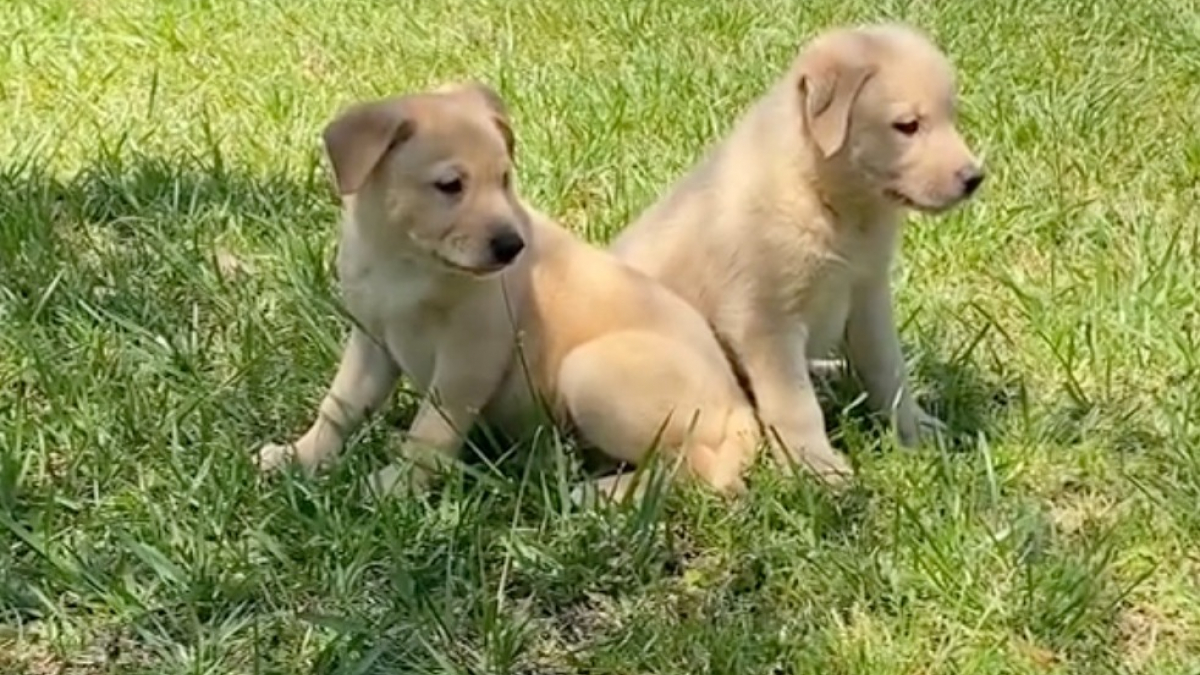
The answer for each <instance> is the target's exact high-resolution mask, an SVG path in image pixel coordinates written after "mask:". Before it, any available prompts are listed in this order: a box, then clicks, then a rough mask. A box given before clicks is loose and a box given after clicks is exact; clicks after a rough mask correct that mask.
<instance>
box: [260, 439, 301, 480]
mask: <svg viewBox="0 0 1200 675" xmlns="http://www.w3.org/2000/svg"><path fill="white" fill-rule="evenodd" d="M295 457H296V448H295V446H293V445H291V444H284V443H268V444H266V445H264V446H263V447H262V449H261V450H259V451H258V456H257V457H256V458H255V459H256V464H257V465H258V470H259V471H261V472H262V473H270V472H272V471H276V470H278V469H280V468H282V467H283V466H284V465H286V464H289V463H291V462H292V460H293V459H295Z"/></svg>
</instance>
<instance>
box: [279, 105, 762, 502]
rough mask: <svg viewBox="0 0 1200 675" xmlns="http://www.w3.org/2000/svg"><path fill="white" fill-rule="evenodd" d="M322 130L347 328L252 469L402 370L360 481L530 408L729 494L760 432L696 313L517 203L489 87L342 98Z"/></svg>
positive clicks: (366, 407)
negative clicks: (327, 364)
mask: <svg viewBox="0 0 1200 675" xmlns="http://www.w3.org/2000/svg"><path fill="white" fill-rule="evenodd" d="M324 141H325V146H326V149H327V153H328V156H329V159H330V162H331V164H332V167H333V172H334V175H335V179H336V183H337V187H338V190H339V192H340V193H341V194H342V195H343V196H344V205H345V213H344V219H343V224H342V233H341V242H340V247H339V252H338V261H337V264H338V274H339V280H340V283H341V289H342V293H343V296H344V301H345V305H346V307H347V309H348V310H349V313H350V314H351V315H352V317H353V318H354V319H355V321H356V325H355V326H354V327H353V328H352V329H351V331H350V336H349V339H348V341H347V342H346V345H345V351H344V353H343V355H342V361H341V365H340V366H339V367H338V370H337V374H336V375H335V376H334V378H333V383H332V385H331V387H330V389H329V393H328V394H327V395H326V396H325V398H324V400H323V401H322V402H321V405H320V409H319V411H318V413H317V417H316V420H315V421H314V422H313V424H312V426H311V427H310V428H309V429H308V431H307V432H306V433H305V434H304V435H303V436H301V437H300V438H299V440H297V441H295V443H292V444H285V445H278V444H271V445H267V446H266V447H264V448H263V449H262V450H261V452H260V454H259V463H260V466H261V467H262V468H263V469H264V470H269V469H273V468H275V467H278V466H280V465H281V464H282V463H284V462H285V461H288V460H290V459H295V460H296V461H298V462H299V463H300V464H302V465H304V466H305V467H310V468H311V467H315V466H317V465H318V464H320V463H322V462H323V461H325V460H327V459H329V458H331V457H332V456H333V455H334V454H335V453H337V451H338V450H339V449H340V448H341V447H342V445H343V442H344V440H345V439H346V437H347V435H348V434H350V433H351V432H352V431H353V430H354V429H355V428H356V427H358V426H359V425H360V424H361V423H362V421H363V420H364V418H365V417H366V416H367V415H368V414H369V413H371V412H372V411H374V410H377V409H378V408H379V407H380V406H382V405H383V404H384V403H385V402H386V400H387V399H388V397H389V395H390V393H391V392H392V390H393V388H394V387H395V385H396V383H397V381H398V379H399V378H400V376H401V374H402V373H403V374H404V375H407V377H408V378H409V379H410V380H411V381H412V384H413V385H414V386H415V387H416V388H417V389H418V390H419V391H421V392H422V393H423V394H424V399H423V401H422V402H421V404H420V407H419V409H418V410H417V413H416V418H415V419H414V420H413V421H412V424H411V426H410V428H409V429H408V432H407V434H406V435H405V438H404V441H403V443H402V444H401V448H402V452H401V454H402V455H403V457H402V458H400V459H401V461H399V462H397V463H396V464H395V465H393V466H390V467H388V468H387V469H385V470H383V471H382V472H381V473H380V474H378V475H376V476H375V478H374V483H375V487H376V488H377V489H380V490H385V491H386V490H391V489H393V488H395V487H401V488H407V487H410V485H409V484H407V483H406V484H398V481H399V480H400V479H401V478H402V477H406V478H409V479H411V481H412V483H411V487H416V488H421V487H423V486H424V485H425V483H426V481H427V479H428V477H429V475H430V473H431V472H432V471H434V470H435V469H437V468H438V467H439V466H440V465H442V464H443V463H445V462H446V461H448V460H450V459H452V458H454V457H455V456H456V455H457V454H458V452H459V450H460V447H461V446H462V444H463V442H464V436H465V434H466V433H467V432H468V431H469V430H470V429H471V428H472V426H473V425H475V424H476V422H477V421H480V420H481V419H483V420H486V421H487V422H489V423H490V424H492V425H494V426H495V427H496V428H498V429H499V430H501V431H503V432H506V433H509V434H516V435H519V434H522V433H526V432H529V431H531V430H532V428H533V427H534V426H536V422H537V420H538V419H539V417H540V410H539V405H540V403H542V402H544V403H545V404H546V405H547V406H548V410H547V411H545V412H549V413H550V416H551V418H552V419H553V420H555V421H556V422H558V423H560V424H562V425H563V426H570V427H573V428H574V429H575V430H576V431H577V432H578V433H579V434H580V435H581V436H582V438H583V440H584V441H585V442H586V443H587V444H589V445H592V446H594V447H595V448H598V449H599V450H601V451H603V452H604V453H605V454H607V455H608V456H609V457H611V458H613V459H615V460H619V461H622V462H628V463H632V464H635V465H636V464H638V463H639V462H641V461H642V460H643V459H644V458H645V456H646V453H647V451H649V450H650V449H651V448H652V447H654V446H656V445H657V446H658V447H660V448H661V449H662V450H663V451H664V453H666V454H668V455H671V456H674V457H675V458H676V459H677V466H678V467H680V468H681V469H682V470H683V472H684V473H685V474H687V475H690V476H692V477H694V478H696V479H699V480H700V481H702V482H704V483H706V484H707V485H709V486H711V487H713V488H715V489H717V490H720V491H736V490H739V489H741V486H742V473H743V471H744V469H745V468H746V467H747V465H748V464H749V463H750V462H751V461H752V460H753V459H754V455H755V451H756V449H757V447H758V444H759V442H760V441H761V436H760V431H759V426H758V422H757V419H756V416H755V414H754V409H753V407H752V405H751V404H750V402H749V401H748V399H747V398H746V396H745V394H744V393H743V391H742V389H741V388H740V387H739V385H738V382H737V380H736V378H735V376H734V373H733V370H732V369H731V367H730V365H729V363H728V362H727V361H726V359H725V357H724V355H723V352H722V350H721V347H720V345H719V343H718V342H717V340H716V338H715V337H714V336H713V334H712V332H711V330H710V328H709V326H708V324H707V323H706V322H705V321H704V319H703V318H702V317H701V316H700V315H699V313H698V312H696V311H695V309H693V308H692V307H691V306H690V305H688V304H687V303H686V302H684V301H683V300H682V299H680V298H679V297H677V296H676V295H674V294H672V293H671V292H670V291H668V290H666V289H665V288H663V287H662V286H661V285H659V284H657V283H656V282H654V281H652V280H650V279H649V278H648V277H646V276H645V275H643V274H642V273H640V272H636V271H634V270H632V269H630V268H628V267H626V266H625V265H622V264H620V263H619V262H618V261H617V260H616V259H615V258H613V257H612V256H611V255H610V254H609V253H608V252H606V251H603V250H601V249H598V248H595V247H593V246H590V245H588V244H586V243H584V242H583V241H581V240H579V239H577V238H576V237H574V236H572V235H571V234H569V233H568V232H567V231H566V230H564V229H562V228H561V227H559V226H558V225H556V224H555V223H554V222H552V221H551V220H549V219H548V218H546V217H545V216H543V215H541V214H539V213H537V212H536V211H534V210H532V209H530V208H528V207H527V206H526V205H524V204H523V203H522V201H521V200H520V199H519V198H518V196H517V194H516V193H515V191H514V189H513V185H512V170H513V149H514V138H513V134H512V131H511V130H510V127H509V123H508V120H507V117H506V114H505V111H504V106H503V103H502V102H501V101H500V99H499V97H498V96H497V95H496V94H495V92H493V91H492V90H491V89H490V88H488V87H486V86H483V85H458V86H453V87H448V88H444V89H442V90H438V91H436V92H430V93H420V94H414V95H409V96H403V97H397V98H390V99H386V100H380V101H373V102H369V103H362V104H358V105H356V106H353V107H351V108H349V109H348V110H346V111H345V112H344V113H343V114H342V115H341V116H339V117H338V118H337V119H336V120H334V121H333V122H332V123H331V124H330V125H329V126H328V127H327V128H326V129H325V132H324ZM623 485H628V483H625V484H618V482H617V481H615V480H613V481H609V482H607V483H605V487H606V488H612V489H614V491H615V492H616V493H620V492H621V491H622V489H623ZM617 496H619V494H618V495H617Z"/></svg>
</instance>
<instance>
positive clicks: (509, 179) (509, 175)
mask: <svg viewBox="0 0 1200 675" xmlns="http://www.w3.org/2000/svg"><path fill="white" fill-rule="evenodd" d="M500 180H501V181H502V182H503V183H504V187H505V188H507V187H508V186H509V185H510V184H511V183H512V172H511V171H505V172H504V176H502V177H501V178H500Z"/></svg>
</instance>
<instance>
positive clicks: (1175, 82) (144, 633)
mask: <svg viewBox="0 0 1200 675" xmlns="http://www.w3.org/2000/svg"><path fill="white" fill-rule="evenodd" d="M878 18H902V19H906V20H909V21H912V22H915V23H917V24H919V25H921V26H922V27H924V28H925V29H927V30H928V31H929V32H930V33H932V34H933V35H934V36H935V37H936V39H937V40H938V41H939V42H940V43H941V44H942V45H943V46H944V48H945V49H946V50H947V51H948V52H949V53H950V54H951V55H952V57H953V59H954V61H955V62H956V63H957V64H958V66H959V67H960V70H961V84H962V91H963V108H964V110H963V124H964V128H965V133H966V135H967V136H968V138H969V139H970V140H971V142H972V144H973V145H974V146H975V147H977V148H978V149H979V150H980V151H981V152H982V153H983V154H984V156H985V157H986V158H987V161H988V164H989V167H990V169H991V178H990V179H989V182H988V183H987V185H986V186H985V188H984V190H983V191H982V193H981V195H980V197H979V199H978V200H977V201H976V202H975V203H974V204H972V205H971V206H969V207H967V208H965V209H963V210H961V211H958V212H956V213H955V214H953V215H950V216H949V217H945V218H941V219H927V218H915V219H914V220H913V222H912V223H911V227H910V228H909V229H908V230H907V234H906V242H905V254H904V261H903V264H902V266H901V267H900V268H899V269H898V270H897V288H898V298H899V300H898V301H899V304H900V313H901V315H902V316H903V318H904V321H905V328H904V339H905V342H906V344H907V346H908V349H909V353H910V354H911V356H912V359H913V362H914V369H915V372H916V380H917V383H918V385H919V386H920V388H921V389H922V392H923V395H924V396H925V397H926V398H927V400H928V402H929V405H930V406H931V407H932V408H933V409H934V410H936V411H937V412H939V413H940V414H941V415H942V417H944V418H945V419H946V420H947V421H948V422H949V424H950V425H951V427H952V429H953V431H954V441H953V443H951V444H949V446H948V447H944V448H934V447H928V448H924V449H922V450H919V451H913V452H905V451H900V450H897V449H895V448H893V447H891V444H890V443H889V442H888V441H886V440H884V439H886V436H883V435H881V434H879V433H878V430H877V429H875V428H874V427H872V426H871V425H869V424H866V423H864V419H863V415H862V414H861V412H859V410H858V406H857V405H856V403H855V399H854V397H853V396H852V395H841V394H837V395H833V396H831V397H830V399H829V406H830V417H831V420H832V422H833V428H834V430H835V431H834V433H835V435H836V437H837V442H838V443H839V444H840V445H841V446H842V447H845V448H846V449H847V450H848V451H849V452H850V453H851V454H852V455H853V458H854V460H855V463H856V464H857V465H858V466H859V467H860V468H861V479H860V481H859V486H858V487H857V488H856V489H854V490H852V491H851V492H850V493H848V494H846V495H843V496H839V497H831V496H829V495H826V494H825V493H824V492H823V491H822V490H821V489H819V488H817V487H815V486H813V485H811V484H809V483H808V482H806V481H793V480H788V479H785V478H783V477H781V476H777V475H775V474H773V473H772V471H771V470H770V468H769V467H767V466H763V467H760V468H758V469H756V471H755V473H754V475H753V476H752V480H753V486H754V489H753V491H752V493H751V494H750V495H748V496H747V497H746V498H745V499H743V500H741V501H740V502H737V503H735V504H732V505H730V506H726V505H723V504H722V503H721V502H720V501H719V500H717V499H716V498H713V497H711V496H709V495H706V494H704V493H702V492H698V491H682V492H678V493H672V494H671V495H670V496H669V498H668V499H667V500H666V501H665V503H657V502H652V503H650V504H648V505H647V506H645V507H644V508H642V509H640V510H627V511H619V510H618V511H609V510H579V509H576V508H573V507H572V506H571V505H570V503H569V502H568V501H567V500H565V499H564V498H563V492H564V489H565V487H567V486H568V484H567V481H568V480H569V479H570V478H571V476H572V475H573V474H571V473H570V472H569V471H567V470H566V469H564V468H563V467H567V469H569V468H570V466H572V463H571V462H569V461H563V460H564V458H565V459H570V456H569V453H568V452H566V451H564V450H563V449H561V448H559V447H557V446H556V445H555V444H554V443H545V444H541V445H540V446H539V447H537V448H534V449H533V450H532V451H530V452H519V453H513V454H512V456H511V457H508V458H507V459H506V460H505V461H502V462H501V463H500V465H499V468H498V469H497V475H498V476H500V477H501V478H502V480H501V481H499V482H497V484H496V485H494V486H490V487H485V486H480V485H476V486H475V487H471V485H473V483H471V482H469V481H467V482H452V483H451V485H450V486H449V487H448V488H447V490H446V491H445V492H444V493H443V494H441V495H440V496H438V497H437V498H435V499H432V500H429V501H427V502H397V503H387V504H384V505H381V506H379V507H375V506H372V505H371V504H370V503H369V502H368V501H366V500H365V499H364V498H363V494H362V490H361V480H362V478H363V477H364V476H365V475H367V473H368V472H369V471H370V470H371V469H372V468H374V467H376V466H378V465H379V463H380V462H382V461H383V459H384V455H385V453H386V443H387V428H388V426H389V424H395V423H396V422H398V421H399V422H402V421H403V420H405V419H407V415H408V414H409V413H410V408H411V406H410V404H411V397H406V396H400V397H398V399H397V405H396V408H395V410H394V411H393V413H392V414H391V415H390V419H388V420H380V421H378V422H376V423H375V424H373V425H371V427H370V428H369V429H367V430H364V431H363V432H362V433H361V434H360V435H359V436H357V437H356V438H355V440H354V442H353V443H352V448H351V450H350V451H348V452H347V453H346V455H345V459H344V461H343V462H341V463H340V464H339V465H338V466H336V467H335V468H334V469H332V470H331V471H330V472H328V473H327V474H325V475H322V476H320V477H318V478H316V479H314V480H311V481H308V480H303V479H301V478H299V477H287V476H285V477H283V478H282V479H281V480H277V481H269V482H264V481H260V480H258V479H257V477H256V476H255V473H254V471H253V470H252V468H251V465H250V462H249V456H250V451H251V450H252V449H253V448H254V447H256V446H257V445H259V444H260V443H262V442H264V441H267V440H272V439H275V440H278V439H282V438H284V437H285V436H289V435H291V434H295V433H297V432H299V431H300V430H302V429H303V427H304V425H305V424H306V423H307V422H308V421H309V419H310V416H311V415H312V413H313V410H314V407H315V405H316V403H317V401H318V399H319V396H320V395H321V393H322V391H323V389H324V387H325V386H326V384H327V382H328V380H329V378H330V377H331V375H332V373H333V369H334V365H335V361H336V358H337V354H338V346H339V343H340V340H341V336H342V334H343V331H344V329H345V323H344V321H343V320H342V319H341V318H339V314H338V309H337V308H338V304H337V295H336V292H335V291H334V286H333V278H332V275H331V271H330V260H331V252H332V249H333V242H334V233H335V225H334V223H335V218H336V204H335V201H334V199H333V195H332V193H331V190H330V188H329V186H328V182H327V179H326V176H325V173H324V169H323V168H322V164H321V163H320V160H319V154H318V151H317V145H316V139H317V134H318V132H319V129H320V127H321V126H322V125H323V124H324V123H325V122H326V121H327V120H328V119H329V118H330V116H331V115H332V114H333V113H334V112H335V111H336V110H337V109H339V108H340V107H341V106H342V105H344V104H346V103H348V102H349V101H351V100H354V99H356V98H361V97H370V96H376V95H382V94H388V93H393V92H400V91H406V90H412V89H418V88H424V87H427V86H430V85H433V84H437V83H440V82H442V81H445V80H449V79H458V78H463V77H471V78H479V79H484V80H487V81H490V82H492V83H494V84H496V85H497V86H498V88H499V89H500V90H501V91H502V93H503V94H504V95H505V96H506V97H507V99H508V100H509V102H510V104H511V107H512V108H513V110H514V122H515V126H516V130H517V134H518V138H519V160H520V177H521V185H522V189H523V191H524V192H525V194H526V195H527V196H528V197H529V198H530V199H531V200H532V201H533V202H534V203H536V204H538V205H539V206H540V207H542V208H544V209H546V210H548V211H549V212H551V213H554V214H556V215H558V216H559V217H560V218H561V219H562V220H563V222H565V223H566V224H567V225H569V226H570V227H572V228H573V229H575V230H576V231H578V232H580V233H581V234H584V235H586V236H588V237H589V238H591V239H592V240H594V241H600V242H602V241H606V240H607V239H608V238H609V237H610V236H611V235H612V233H613V232H615V231H617V230H619V229H620V228H621V227H622V226H623V224H624V223H626V222H628V221H629V220H630V219H631V218H632V217H633V216H634V215H636V213H637V212H639V211H640V209H642V208H643V207H645V206H646V205H648V204H649V203H650V202H651V200H653V199H654V198H655V195H656V194H658V193H659V191H661V190H662V189H663V188H664V187H665V186H666V185H667V184H668V182H669V181H671V180H672V179H673V178H674V177H675V176H677V175H678V174H679V173H680V172H681V171H682V170H684V169H685V168H686V167H687V166H688V165H690V164H691V163H692V162H693V161H694V160H695V159H696V158H697V157H698V155H699V154H700V153H701V152H702V151H703V149H704V148H705V146H706V145H707V144H708V143H709V142H711V141H712V140H713V139H715V138H716V137H717V136H719V135H720V134H721V133H723V132H724V131H725V130H726V129H727V128H728V127H729V126H730V125H731V124H732V122H733V119H734V117H735V115H736V114H737V113H738V112H739V111H740V110H741V109H742V108H743V107H744V106H745V105H746V104H747V103H748V102H749V101H750V100H751V99H753V98H754V97H755V96H756V95H757V94H758V93H759V92H761V91H762V90H763V89H764V88H765V87H766V86H767V85H768V84H769V83H770V82H771V81H772V80H773V79H774V78H776V77H777V76H778V74H779V73H780V72H781V71H782V70H783V68H784V67H785V66H786V64H787V63H788V61H789V60H790V59H791V57H792V55H793V54H794V53H795V50H796V48H797V46H798V45H799V44H800V43H801V42H803V41H805V40H806V39H808V38H809V37H810V36H811V35H813V34H814V32H816V31H818V30H820V29H822V28H824V27H827V26H830V25H833V24H835V23H842V22H850V21H861V20H869V19H878ZM0 35H4V36H7V37H6V39H5V40H4V49H3V51H0V120H2V123H0V672H5V673H9V672H11V673H33V674H39V675H41V674H48V673H75V674H78V673H283V672H311V671H313V670H315V671H317V672H322V673H373V672H379V673H386V672H397V673H529V674H535V673H536V674H550V673H576V672H578V673H584V672H587V673H671V674H675V673H708V672H710V673H738V674H741V673H780V674H782V673H792V674H796V675H801V674H805V673H847V674H848V673H864V674H866V673H871V674H884V675H889V674H893V673H894V674H900V673H906V674H908V673H911V674H933V673H947V674H949V673H995V674H1000V673H1089V674H1090V673H1101V672H1119V673H1156V674H1157V673H1167V674H1174V673H1179V674H1183V673H1195V672H1197V671H1198V670H1200V656H1198V655H1200V553H1198V552H1197V551H1198V546H1197V544H1198V542H1200V508H1198V507H1200V449H1198V444H1200V372H1198V357H1197V346H1198V342H1200V315H1198V309H1197V308H1198V307H1200V299H1198V292H1197V288H1198V286H1200V284H1198V281H1197V280H1198V279H1200V269H1197V268H1198V266H1200V262H1198V261H1200V217H1198V216H1197V214H1198V213H1200V199H1198V196H1200V188H1198V187H1197V184H1198V174H1200V134H1198V133H1197V131H1196V127H1195V125H1196V121H1197V111H1200V93H1198V92H1200V10H1198V9H1197V6H1196V4H1195V3H1194V2H1191V1H1190V0H1161V1H1160V2H1155V3H1128V2H1118V1H1117V0H1092V1H1089V2H1081V1H1079V0H1009V1H1003V0H977V1H976V2H971V3H968V2H960V3H950V2H940V3H932V2H899V1H893V2H886V1H885V2H879V3H868V2H865V0H855V1H852V2H836V1H834V0H815V1H814V2H809V3H799V2H793V3H787V2H782V1H780V0H740V1H737V2H734V1H733V0H721V1H718V2H706V1H702V0H675V1H674V2H664V1H661V0H655V1H639V0H611V1H610V2H595V1H592V0H560V1H559V2H555V3H550V2H544V3H533V2H521V1H515V2H505V1H504V0H484V1H481V2H470V3H468V2H462V1H461V0H448V1H446V2H437V3H435V2H420V3H418V2H416V0H397V1H393V2H385V1H383V0H353V1H352V0H340V1H339V0H325V1H318V0H311V1H305V2H290V3H288V2H283V1H282V0H275V1H274V2H271V1H268V0H226V1H225V2H216V1H215V0H174V1H172V2H164V1H156V0H127V1H126V2H101V1H100V0H41V1H34V0H10V1H9V2H8V3H7V5H6V7H5V9H4V10H3V11H2V12H0ZM564 472H565V475H566V476H567V478H564V477H563V476H564Z"/></svg>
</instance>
